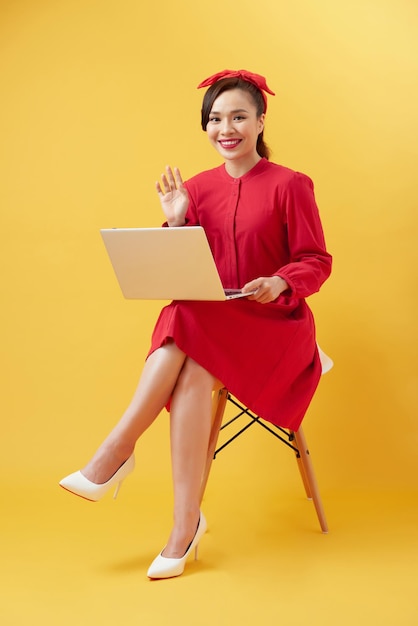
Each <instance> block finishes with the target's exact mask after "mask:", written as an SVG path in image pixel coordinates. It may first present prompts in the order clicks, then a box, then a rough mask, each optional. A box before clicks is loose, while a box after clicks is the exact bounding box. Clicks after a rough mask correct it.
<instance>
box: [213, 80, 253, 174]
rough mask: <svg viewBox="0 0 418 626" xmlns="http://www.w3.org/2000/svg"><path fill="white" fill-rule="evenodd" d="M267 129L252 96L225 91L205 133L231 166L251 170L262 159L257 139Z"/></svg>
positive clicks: (215, 104) (217, 103)
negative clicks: (257, 146)
mask: <svg viewBox="0 0 418 626" xmlns="http://www.w3.org/2000/svg"><path fill="white" fill-rule="evenodd" d="M263 128H264V114H263V115H261V116H260V117H257V109H256V106H255V104H254V101H253V99H252V97H251V95H250V94H249V93H248V92H246V91H243V90H242V89H231V90H229V91H224V92H223V93H221V94H220V96H219V97H218V98H217V99H216V100H215V102H214V103H213V107H212V110H211V112H210V115H209V121H208V125H207V127H206V132H207V134H208V137H209V141H210V142H211V144H212V145H213V146H214V147H215V148H216V150H217V151H218V152H219V154H220V155H221V156H222V158H223V159H225V161H226V162H227V169H228V165H230V166H232V167H234V166H239V167H240V168H241V167H243V168H244V169H247V168H248V169H251V167H253V166H254V165H255V164H256V163H257V162H258V161H259V160H260V156H259V155H258V154H257V150H256V145H257V137H258V135H259V134H260V133H261V131H262V130H263Z"/></svg>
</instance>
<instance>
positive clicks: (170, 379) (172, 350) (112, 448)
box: [82, 342, 187, 484]
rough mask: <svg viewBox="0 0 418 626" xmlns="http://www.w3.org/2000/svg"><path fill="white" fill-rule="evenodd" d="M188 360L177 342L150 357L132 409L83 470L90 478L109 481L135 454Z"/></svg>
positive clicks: (97, 481) (129, 409)
mask: <svg viewBox="0 0 418 626" xmlns="http://www.w3.org/2000/svg"><path fill="white" fill-rule="evenodd" d="M186 358H187V357H186V355H185V354H184V352H182V351H181V350H180V349H179V348H178V347H177V346H176V344H175V343H174V342H170V343H168V344H166V345H164V346H162V347H161V348H158V350H156V351H155V352H153V353H152V354H151V355H150V356H149V357H148V359H147V361H146V363H145V365H144V369H143V371H142V375H141V378H140V381H139V383H138V387H137V389H136V391H135V393H134V396H133V398H132V400H131V402H130V404H129V406H128V408H127V409H126V411H125V413H124V414H123V416H122V418H121V419H120V421H119V422H118V424H117V425H116V426H115V428H114V429H113V430H112V431H111V433H110V434H109V435H108V437H107V438H106V439H105V441H104V442H103V443H102V445H101V446H100V447H99V449H98V450H97V452H96V453H95V455H94V456H93V458H92V459H91V460H90V461H89V463H88V464H87V465H86V466H85V468H84V469H83V470H82V473H83V475H84V476H85V477H86V478H88V479H89V480H91V481H92V482H94V483H96V484H100V483H104V482H106V481H107V480H108V479H109V478H110V476H112V475H113V474H114V473H115V472H116V470H117V469H118V468H119V467H120V466H121V465H122V463H124V461H126V459H127V458H128V457H129V456H130V455H131V454H132V452H133V450H134V448H135V443H136V441H137V439H138V438H139V437H140V436H141V435H142V433H143V432H145V430H146V429H147V428H148V427H149V426H150V425H151V424H152V422H153V421H154V420H155V418H156V417H157V416H158V414H159V413H160V412H161V410H162V409H163V408H164V406H165V405H166V404H167V402H168V400H169V398H170V395H171V394H172V392H173V389H174V387H175V385H176V382H177V379H178V377H179V374H180V372H181V370H182V368H183V365H184V363H185V360H186Z"/></svg>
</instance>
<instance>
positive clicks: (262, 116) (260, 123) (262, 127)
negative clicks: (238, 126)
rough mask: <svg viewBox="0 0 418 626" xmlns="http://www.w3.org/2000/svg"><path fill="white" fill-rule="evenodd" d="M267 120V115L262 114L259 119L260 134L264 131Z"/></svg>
mask: <svg viewBox="0 0 418 626" xmlns="http://www.w3.org/2000/svg"><path fill="white" fill-rule="evenodd" d="M265 119H266V114H265V113H262V114H261V115H260V117H259V118H258V125H259V128H258V134H260V133H261V132H263V130H264V120H265Z"/></svg>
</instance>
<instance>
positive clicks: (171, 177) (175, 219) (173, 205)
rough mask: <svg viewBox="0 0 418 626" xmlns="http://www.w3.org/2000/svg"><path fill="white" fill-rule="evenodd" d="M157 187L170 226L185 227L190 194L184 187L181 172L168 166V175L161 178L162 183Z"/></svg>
mask: <svg viewBox="0 0 418 626" xmlns="http://www.w3.org/2000/svg"><path fill="white" fill-rule="evenodd" d="M155 187H156V189H157V193H158V196H159V198H160V202H161V207H162V209H163V211H164V214H165V216H166V218H167V223H168V225H169V226H184V224H185V222H186V213H187V207H188V206H189V194H188V193H187V189H186V188H185V187H184V185H183V180H182V178H181V174H180V170H179V169H178V168H177V167H175V168H174V171H173V170H172V169H171V167H170V166H169V165H167V167H166V173H165V174H162V176H161V183H160V182H159V181H157V182H156V183H155Z"/></svg>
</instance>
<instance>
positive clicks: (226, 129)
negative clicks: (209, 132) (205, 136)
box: [221, 119, 234, 135]
mask: <svg viewBox="0 0 418 626" xmlns="http://www.w3.org/2000/svg"><path fill="white" fill-rule="evenodd" d="M233 132H234V125H233V123H232V120H229V119H225V120H223V121H222V126H221V133H222V134H223V135H229V134H231V133H233Z"/></svg>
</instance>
